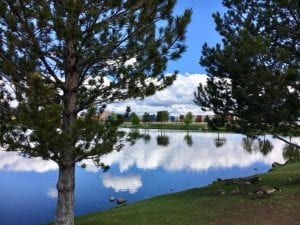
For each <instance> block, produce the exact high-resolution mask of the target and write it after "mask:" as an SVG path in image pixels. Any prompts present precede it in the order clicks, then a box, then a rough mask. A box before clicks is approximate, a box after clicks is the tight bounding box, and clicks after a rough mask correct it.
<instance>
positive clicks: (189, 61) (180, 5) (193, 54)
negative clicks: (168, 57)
mask: <svg viewBox="0 0 300 225" xmlns="http://www.w3.org/2000/svg"><path fill="white" fill-rule="evenodd" d="M186 8H191V9H192V11H193V15H192V21H191V23H190V24H189V26H188V29H187V39H186V42H185V43H186V45H187V46H188V49H187V51H186V52H185V53H184V54H183V56H182V57H181V58H180V59H179V60H177V61H171V62H169V64H168V69H167V72H170V73H171V72H173V71H174V70H178V71H179V72H180V73H183V74H184V73H185V72H188V73H205V68H203V67H202V66H201V65H200V64H199V59H200V56H201V49H202V45H203V44H204V43H205V42H207V43H208V44H209V45H210V46H212V45H215V44H216V43H217V42H220V41H221V37H220V35H219V34H218V32H217V31H216V30H215V23H214V20H213V18H212V13H214V12H216V11H218V12H221V13H223V12H224V11H225V10H224V7H223V5H222V1H221V0H209V1H206V0H177V5H176V8H175V14H182V13H183V11H184V9H186Z"/></svg>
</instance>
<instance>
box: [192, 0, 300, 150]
mask: <svg viewBox="0 0 300 225" xmlns="http://www.w3.org/2000/svg"><path fill="white" fill-rule="evenodd" d="M223 5H224V6H225V7H227V12H226V13H225V14H224V15H223V16H221V15H220V13H215V14H213V17H214V19H215V23H216V30H217V31H218V32H219V33H220V35H221V36H222V38H223V39H222V44H217V45H216V46H215V47H208V45H207V44H204V46H203V49H202V57H201V59H200V63H201V64H202V65H203V66H205V67H206V70H207V73H208V75H209V79H208V81H207V85H206V86H202V85H200V86H199V87H198V91H197V93H195V103H196V104H198V105H200V106H201V107H202V109H204V110H208V109H212V110H213V111H214V112H215V113H216V114H219V115H224V114H226V113H228V112H232V113H234V114H235V116H237V117H238V118H240V119H241V121H240V122H241V123H240V125H241V128H242V130H243V131H244V132H246V133H247V132H249V131H251V130H252V131H256V132H258V134H264V133H265V132H270V133H273V134H274V135H276V134H278V133H284V134H286V135H291V134H295V133H296V132H297V130H298V129H299V125H298V122H299V118H300V98H299V96H300V83H299V78H300V72H299V71H300V63H299V62H300V42H299V36H300V13H299V11H300V2H299V1H281V0H262V1H250V0H241V1H235V0H223ZM277 136H278V135H277ZM278 137H279V136H278ZM279 138H281V139H282V140H284V141H286V142H289V141H288V140H286V139H283V138H282V137H279ZM290 144H291V143H290Z"/></svg>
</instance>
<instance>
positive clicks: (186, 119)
mask: <svg viewBox="0 0 300 225" xmlns="http://www.w3.org/2000/svg"><path fill="white" fill-rule="evenodd" d="M192 120H193V114H192V113H191V112H188V113H187V114H186V115H185V117H184V118H183V122H184V124H185V125H187V126H189V125H190V124H191V123H192Z"/></svg>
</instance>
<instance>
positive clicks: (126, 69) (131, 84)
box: [0, 0, 191, 225]
mask: <svg viewBox="0 0 300 225" xmlns="http://www.w3.org/2000/svg"><path fill="white" fill-rule="evenodd" d="M175 4H176V1H175V0H164V1H159V0H153V1H147V0H139V1H129V0H108V1H102V0H100V1H92V0H81V1H79V0H67V1H54V0H47V1H46V0H40V1H33V0H25V1H21V0H15V1H11V0H3V1H0V85H1V89H0V98H1V99H0V103H1V106H0V108H1V113H0V119H1V120H0V125H1V129H0V132H1V133H0V146H1V147H2V148H5V149H6V150H11V151H18V152H20V153H21V154H23V155H25V156H30V157H34V156H41V157H43V158H44V159H51V160H53V161H55V162H56V163H57V164H58V166H59V177H58V183H57V189H58V200H57V210H56V217H55V222H54V224H55V225H73V224H74V189H75V163H76V162H79V161H81V160H83V159H86V158H93V159H96V162H97V159H98V162H99V156H101V155H102V154H105V153H107V152H109V151H111V150H112V149H114V148H116V147H118V146H119V145H116V144H117V143H118V136H117V130H116V125H118V124H117V123H114V122H99V121H97V120H96V119H95V118H96V115H97V114H98V113H99V112H101V110H100V109H99V107H100V108H101V106H102V105H103V104H109V103H111V102H114V101H120V100H125V99H128V98H143V97H144V96H149V95H152V94H154V93H155V91H156V90H161V89H163V88H165V87H167V86H169V85H171V84H172V82H173V80H174V79H175V76H176V73H174V75H171V76H164V71H165V69H166V65H167V61H168V60H176V59H178V58H179V57H180V55H181V54H182V52H184V51H185V49H186V47H185V45H184V44H183V41H184V39H185V31H186V26H187V24H188V23H189V22H190V18H191V11H190V10H185V11H184V13H183V15H182V16H173V15H172V14H173V8H174V5H175ZM157 81H159V82H157Z"/></svg>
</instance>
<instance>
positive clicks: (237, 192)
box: [231, 187, 240, 194]
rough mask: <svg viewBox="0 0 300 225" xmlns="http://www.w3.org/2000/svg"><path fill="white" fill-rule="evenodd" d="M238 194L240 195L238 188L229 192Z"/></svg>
mask: <svg viewBox="0 0 300 225" xmlns="http://www.w3.org/2000/svg"><path fill="white" fill-rule="evenodd" d="M239 193H240V189H239V188H238V187H237V188H236V189H234V190H232V191H231V194H239Z"/></svg>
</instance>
